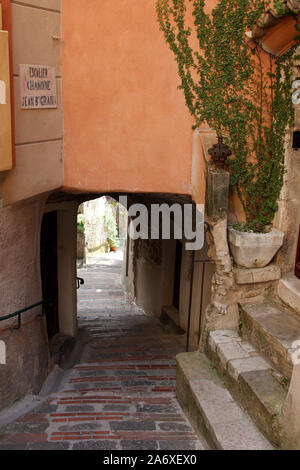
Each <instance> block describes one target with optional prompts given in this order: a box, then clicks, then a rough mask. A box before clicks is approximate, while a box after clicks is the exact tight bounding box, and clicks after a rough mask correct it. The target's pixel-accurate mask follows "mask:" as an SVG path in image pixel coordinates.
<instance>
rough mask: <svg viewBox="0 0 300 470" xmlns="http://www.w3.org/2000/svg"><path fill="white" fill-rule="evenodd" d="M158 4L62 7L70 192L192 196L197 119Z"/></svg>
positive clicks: (91, 1) (71, 2) (71, 0)
mask: <svg viewBox="0 0 300 470" xmlns="http://www.w3.org/2000/svg"><path fill="white" fill-rule="evenodd" d="M155 3H156V2H155V0H115V1H113V2H112V1H111V0H101V2H100V1H99V0H88V1H82V0H63V56H62V64H63V73H62V76H63V106H64V130H65V142H64V159H65V163H64V172H65V174H64V188H65V189H66V190H69V191H75V192H77V191H80V192H86V191H95V192H101V191H117V190H119V191H132V192H134V191H137V192H165V193H178V194H191V192H192V188H191V156H192V142H193V131H192V124H193V122H192V118H190V116H189V113H188V110H187V108H186V105H185V101H184V96H183V93H182V91H180V90H178V89H177V86H178V85H179V79H178V78H177V77H178V76H177V65H176V63H175V61H174V57H173V54H172V53H171V51H170V50H169V48H168V46H167V44H166V43H165V40H164V37H163V34H162V33H161V32H160V31H159V26H158V23H157V21H156V12H155Z"/></svg>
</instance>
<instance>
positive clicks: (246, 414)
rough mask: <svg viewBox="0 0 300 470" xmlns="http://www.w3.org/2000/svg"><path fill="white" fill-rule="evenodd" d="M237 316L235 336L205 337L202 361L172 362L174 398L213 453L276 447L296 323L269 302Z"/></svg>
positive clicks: (197, 356)
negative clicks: (175, 374)
mask: <svg viewBox="0 0 300 470" xmlns="http://www.w3.org/2000/svg"><path fill="white" fill-rule="evenodd" d="M240 316H241V320H240V331H232V330H219V331H213V332H211V333H210V335H209V339H208V346H207V351H206V354H207V356H205V355H204V354H201V353H199V352H196V353H187V354H184V355H181V356H179V357H178V361H177V369H178V384H177V390H178V399H179V401H180V402H181V404H182V406H183V407H184V408H185V410H186V412H187V414H188V415H189V416H190V419H191V421H192V422H193V423H194V426H195V427H198V428H200V429H201V430H202V432H203V429H204V432H205V435H206V438H207V440H208V442H210V444H211V445H212V447H213V448H217V449H252V448H255V449H270V448H281V445H282V438H283V433H282V426H281V419H282V408H283V405H284V403H285V400H286V397H287V393H288V386H289V381H290V379H291V375H292V369H293V362H292V360H293V354H295V353H296V351H297V350H298V349H299V345H297V344H295V341H299V339H300V322H299V320H298V319H297V318H295V317H294V316H292V315H291V314H290V313H289V312H288V311H287V310H285V309H284V308H283V307H282V306H281V305H279V304H275V303H274V304H270V303H263V304H255V305H245V306H243V307H241V310H240ZM192 355H193V356H192ZM225 430H226V432H225Z"/></svg>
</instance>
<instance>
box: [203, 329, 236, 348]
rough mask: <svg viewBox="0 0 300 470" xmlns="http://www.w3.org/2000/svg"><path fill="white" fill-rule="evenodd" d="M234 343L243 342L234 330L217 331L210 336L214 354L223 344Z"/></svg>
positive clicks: (210, 344)
mask: <svg viewBox="0 0 300 470" xmlns="http://www.w3.org/2000/svg"><path fill="white" fill-rule="evenodd" d="M233 341H236V342H239V341H242V339H241V337H240V336H239V334H238V332H237V331H233V330H216V331H211V332H210V335H209V346H210V348H211V350H212V351H213V352H216V351H217V347H218V346H219V344H222V343H232V342H233Z"/></svg>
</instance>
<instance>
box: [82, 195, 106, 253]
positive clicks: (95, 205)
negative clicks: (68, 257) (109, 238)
mask: <svg viewBox="0 0 300 470" xmlns="http://www.w3.org/2000/svg"><path fill="white" fill-rule="evenodd" d="M83 213H84V217H85V241H86V249H87V252H88V253H94V252H96V251H101V252H105V249H106V231H105V226H104V215H105V199H104V198H100V199H95V200H93V201H88V202H86V203H85V204H84V210H83Z"/></svg>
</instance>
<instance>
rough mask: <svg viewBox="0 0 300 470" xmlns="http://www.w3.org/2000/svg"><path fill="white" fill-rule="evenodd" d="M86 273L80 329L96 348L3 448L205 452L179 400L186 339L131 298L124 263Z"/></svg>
mask: <svg viewBox="0 0 300 470" xmlns="http://www.w3.org/2000/svg"><path fill="white" fill-rule="evenodd" d="M101 263H102V264H94V265H91V266H88V267H86V268H83V269H81V270H80V271H79V276H81V277H83V278H84V279H85V286H84V287H83V288H81V289H80V291H79V299H78V310H79V325H80V327H84V328H86V329H88V331H89V333H90V336H91V337H92V341H91V343H89V346H88V348H87V350H86V351H85V352H84V354H83V358H82V361H81V363H80V364H78V365H76V366H75V367H74V368H73V369H72V370H70V371H69V372H68V373H67V376H66V377H65V378H64V380H63V382H62V383H61V385H60V390H59V392H57V393H55V394H53V395H51V396H50V397H49V399H47V401H46V402H45V403H44V404H43V405H41V406H39V407H38V408H36V409H35V410H34V411H33V412H31V413H30V414H28V415H26V416H24V417H23V418H21V419H18V420H17V421H15V422H14V423H12V424H10V425H9V426H8V427H7V428H6V429H5V430H4V431H2V433H1V436H0V449H29V450H39V449H45V450H47V449H50V450H51V449H53V450H56V449H62V450H63V449H69V450H71V449H75V450H89V449H95V450H139V449H146V450H194V449H195V450H200V449H203V444H202V443H201V441H200V440H199V437H198V436H197V435H196V433H195V432H194V430H193V428H192V427H191V425H190V424H189V422H188V421H187V419H186V417H185V415H184V413H183V411H182V410H181V408H180V406H179V404H178V402H177V400H176V396H175V386H176V364H175V356H176V354H177V353H178V352H181V351H183V350H184V344H183V341H182V338H180V337H178V336H174V335H170V334H167V333H166V332H165V331H164V329H163V327H162V326H161V324H160V323H159V322H158V321H157V320H156V319H154V318H151V317H149V316H146V315H145V314H144V313H143V311H141V310H140V309H138V308H137V307H136V306H135V305H134V304H132V303H131V302H129V301H128V300H127V299H126V296H125V294H124V292H123V290H122V288H121V283H120V278H121V275H120V272H121V262H120V261H119V260H112V259H111V257H103V258H102V259H101Z"/></svg>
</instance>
